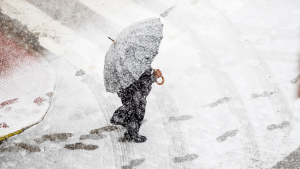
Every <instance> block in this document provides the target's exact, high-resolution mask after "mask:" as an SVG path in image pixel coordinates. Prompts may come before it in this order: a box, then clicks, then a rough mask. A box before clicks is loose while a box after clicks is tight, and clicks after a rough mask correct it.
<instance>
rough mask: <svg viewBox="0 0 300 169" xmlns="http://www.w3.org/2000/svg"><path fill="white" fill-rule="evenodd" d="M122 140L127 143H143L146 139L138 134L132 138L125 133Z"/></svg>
mask: <svg viewBox="0 0 300 169" xmlns="http://www.w3.org/2000/svg"><path fill="white" fill-rule="evenodd" d="M124 140H126V141H129V142H131V141H133V142H135V143H143V142H145V141H147V138H146V137H145V136H142V135H139V134H135V135H134V136H132V135H130V134H129V133H128V132H125V133H124Z"/></svg>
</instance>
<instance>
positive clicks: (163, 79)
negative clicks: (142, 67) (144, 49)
mask: <svg viewBox="0 0 300 169" xmlns="http://www.w3.org/2000/svg"><path fill="white" fill-rule="evenodd" d="M151 69H152V70H153V71H154V72H155V71H156V69H153V68H152V67H151ZM160 77H161V79H162V81H161V82H160V83H159V82H157V79H156V83H157V84H158V85H162V84H164V82H165V78H164V77H163V76H162V75H161V76H160ZM160 77H159V78H160Z"/></svg>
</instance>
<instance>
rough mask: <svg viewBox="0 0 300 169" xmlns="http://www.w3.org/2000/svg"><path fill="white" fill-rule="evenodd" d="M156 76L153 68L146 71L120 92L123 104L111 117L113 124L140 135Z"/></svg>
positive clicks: (132, 133) (131, 134) (132, 134)
mask: <svg viewBox="0 0 300 169" xmlns="http://www.w3.org/2000/svg"><path fill="white" fill-rule="evenodd" d="M154 82H155V77H154V76H153V75H152V74H151V69H150V70H147V71H145V73H144V74H143V75H142V76H141V77H140V78H139V80H137V81H136V82H134V83H133V84H131V85H130V86H129V87H127V88H126V89H123V90H122V91H119V92H118V96H119V97H120V98H121V101H122V104H123V106H121V107H119V108H118V109H117V110H116V111H115V112H114V114H113V117H112V118H111V119H110V122H111V123H112V124H117V125H122V126H124V127H126V129H127V132H128V134H129V135H130V136H132V137H134V136H137V135H138V132H139V129H140V127H141V124H142V123H141V122H142V121H143V119H144V116H145V111H146V104H147V101H146V97H147V96H148V95H149V93H150V91H151V89H152V86H151V85H152V83H154Z"/></svg>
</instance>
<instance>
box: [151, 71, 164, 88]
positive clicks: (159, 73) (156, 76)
mask: <svg viewBox="0 0 300 169" xmlns="http://www.w3.org/2000/svg"><path fill="white" fill-rule="evenodd" d="M153 70H154V73H153V75H154V76H155V78H156V83H157V84H158V85H162V84H164V82H165V78H164V76H163V75H162V73H161V71H160V70H159V69H153ZM160 77H161V78H162V81H161V82H160V83H159V82H157V79H158V78H160Z"/></svg>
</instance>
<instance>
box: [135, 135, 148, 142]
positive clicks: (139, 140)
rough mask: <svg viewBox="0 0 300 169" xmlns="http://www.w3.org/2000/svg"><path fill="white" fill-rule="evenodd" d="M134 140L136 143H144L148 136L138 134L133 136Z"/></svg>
mask: <svg viewBox="0 0 300 169" xmlns="http://www.w3.org/2000/svg"><path fill="white" fill-rule="evenodd" d="M133 141H134V142H135V143H143V142H145V141H147V138H146V137H145V136H142V135H138V136H136V137H134V138H133Z"/></svg>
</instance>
